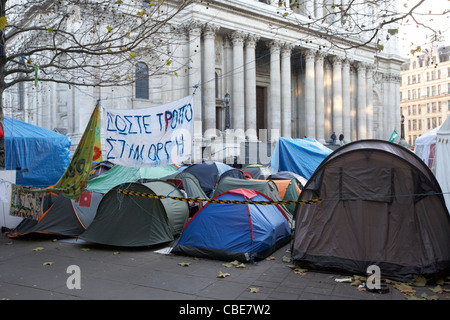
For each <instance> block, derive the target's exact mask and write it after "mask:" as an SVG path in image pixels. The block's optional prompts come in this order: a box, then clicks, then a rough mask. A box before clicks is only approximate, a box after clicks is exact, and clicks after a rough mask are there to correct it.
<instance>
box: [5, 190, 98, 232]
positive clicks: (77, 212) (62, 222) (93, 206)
mask: <svg viewBox="0 0 450 320" xmlns="http://www.w3.org/2000/svg"><path fill="white" fill-rule="evenodd" d="M49 198H51V199H52V200H51V203H50V204H49V205H48V208H47V209H46V210H45V212H44V214H43V215H42V217H41V218H40V219H39V221H37V220H31V219H23V220H22V222H21V223H19V225H17V227H16V228H15V229H13V230H12V231H11V232H10V233H9V234H8V237H10V238H23V237H29V236H33V235H45V234H47V235H52V236H56V237H74V238H76V237H78V236H79V235H80V234H82V233H83V232H84V231H85V230H86V228H88V227H89V225H90V224H91V222H92V221H93V219H94V217H95V215H96V213H97V207H98V205H99V203H100V201H101V199H102V198H103V195H102V194H101V193H97V192H93V191H86V190H85V191H83V193H82V194H81V196H80V198H79V199H78V200H77V201H74V200H71V199H69V198H66V197H64V196H63V195H61V194H56V193H53V192H52V193H48V194H47V195H46V196H45V199H46V200H47V199H49Z"/></svg>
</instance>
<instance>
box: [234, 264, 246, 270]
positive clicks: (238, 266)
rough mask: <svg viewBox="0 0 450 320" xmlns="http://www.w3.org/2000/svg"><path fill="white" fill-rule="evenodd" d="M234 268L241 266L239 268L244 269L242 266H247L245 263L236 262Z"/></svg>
mask: <svg viewBox="0 0 450 320" xmlns="http://www.w3.org/2000/svg"><path fill="white" fill-rule="evenodd" d="M235 267H236V268H241V269H244V268H246V267H247V266H246V265H245V263H240V264H238V265H237V266H235Z"/></svg>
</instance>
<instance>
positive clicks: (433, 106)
mask: <svg viewBox="0 0 450 320" xmlns="http://www.w3.org/2000/svg"><path fill="white" fill-rule="evenodd" d="M431 112H432V113H435V112H436V102H433V103H432V104H431Z"/></svg>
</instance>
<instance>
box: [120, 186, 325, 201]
mask: <svg viewBox="0 0 450 320" xmlns="http://www.w3.org/2000/svg"><path fill="white" fill-rule="evenodd" d="M117 193H121V194H125V195H129V196H137V197H145V198H154V199H159V200H161V199H166V198H169V199H173V200H178V201H186V202H198V203H203V202H211V203H220V204H260V205H272V204H280V205H282V204H302V205H303V204H320V203H322V200H321V199H313V200H277V201H274V200H268V201H252V200H218V199H202V198H183V197H174V196H164V195H157V194H149V193H144V192H137V191H129V190H123V189H117Z"/></svg>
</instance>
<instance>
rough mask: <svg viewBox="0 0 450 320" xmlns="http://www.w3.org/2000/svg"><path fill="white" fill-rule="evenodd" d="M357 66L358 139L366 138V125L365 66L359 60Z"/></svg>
mask: <svg viewBox="0 0 450 320" xmlns="http://www.w3.org/2000/svg"><path fill="white" fill-rule="evenodd" d="M357 68H358V71H357V72H358V80H357V82H358V85H357V86H358V89H357V92H358V93H357V94H358V99H357V108H356V109H357V118H358V130H357V136H358V140H362V139H367V125H366V106H367V103H366V66H365V65H364V64H363V63H362V62H359V63H358V64H357Z"/></svg>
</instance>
